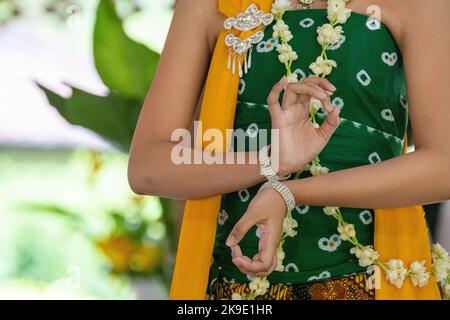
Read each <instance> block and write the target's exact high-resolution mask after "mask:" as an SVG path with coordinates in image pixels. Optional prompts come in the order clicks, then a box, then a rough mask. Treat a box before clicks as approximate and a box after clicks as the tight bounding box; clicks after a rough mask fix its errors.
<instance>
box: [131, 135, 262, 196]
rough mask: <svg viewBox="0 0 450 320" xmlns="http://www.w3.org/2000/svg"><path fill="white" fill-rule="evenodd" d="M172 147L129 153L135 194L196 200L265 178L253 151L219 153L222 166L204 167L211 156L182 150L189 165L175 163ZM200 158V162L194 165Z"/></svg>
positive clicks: (163, 144)
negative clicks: (187, 158) (187, 157)
mask: <svg viewBox="0 0 450 320" xmlns="http://www.w3.org/2000/svg"><path fill="white" fill-rule="evenodd" d="M174 146H175V144H174V143H171V142H159V143H153V144H152V145H151V147H149V148H148V149H146V150H145V151H143V152H140V153H134V154H132V157H131V158H130V162H129V163H130V165H129V170H128V176H129V181H130V185H131V186H132V188H133V190H134V191H135V192H137V193H139V194H145V195H157V196H162V197H167V198H174V199H198V198H205V197H209V196H214V195H219V194H225V193H229V192H233V191H237V190H241V189H244V188H248V187H251V186H254V185H256V184H258V183H260V182H263V181H264V179H265V178H264V176H262V175H261V172H260V167H259V164H258V161H257V160H258V156H257V153H256V152H253V153H245V152H231V153H222V154H219V156H223V157H222V159H223V162H222V163H223V164H207V163H205V161H204V160H205V159H206V158H207V157H211V156H212V154H211V153H210V152H203V151H201V150H198V149H191V148H183V152H187V154H190V157H189V160H190V161H189V163H191V164H176V163H174V161H172V157H171V156H172V151H173V148H174ZM199 159H203V161H202V163H200V164H195V161H196V160H197V161H198V160H199ZM226 160H228V161H226ZM230 160H232V161H231V163H230ZM238 163H241V164H238Z"/></svg>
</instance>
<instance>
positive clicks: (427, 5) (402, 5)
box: [383, 0, 450, 44]
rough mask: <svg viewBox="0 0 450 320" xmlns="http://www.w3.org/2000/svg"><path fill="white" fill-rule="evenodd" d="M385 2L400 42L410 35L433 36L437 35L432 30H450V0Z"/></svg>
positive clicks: (397, 0) (390, 0) (394, 0)
mask: <svg viewBox="0 0 450 320" xmlns="http://www.w3.org/2000/svg"><path fill="white" fill-rule="evenodd" d="M383 4H384V6H385V8H386V11H388V12H389V17H388V18H389V20H390V21H391V24H392V25H393V29H394V30H395V33H396V34H395V36H396V37H397V40H398V42H399V43H400V44H402V43H403V42H405V41H408V38H410V37H415V38H417V37H421V35H427V36H429V37H432V38H433V37H436V36H437V35H436V34H430V32H438V31H441V32H442V31H443V32H448V31H449V28H448V27H449V26H450V1H449V0H433V1H423V0H389V1H383Z"/></svg>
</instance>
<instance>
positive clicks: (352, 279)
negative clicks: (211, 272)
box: [210, 274, 375, 300]
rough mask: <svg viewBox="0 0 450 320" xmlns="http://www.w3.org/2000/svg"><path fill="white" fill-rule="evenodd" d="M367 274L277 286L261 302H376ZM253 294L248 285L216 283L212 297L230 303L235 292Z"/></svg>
mask: <svg viewBox="0 0 450 320" xmlns="http://www.w3.org/2000/svg"><path fill="white" fill-rule="evenodd" d="M367 281H368V276H367V274H357V275H353V276H349V277H344V278H338V279H331V280H326V281H321V282H315V283H305V284H274V285H271V286H270V287H269V289H268V290H267V292H266V294H265V295H263V296H260V297H257V298H256V299H257V300H374V298H375V292H374V290H373V289H369V288H368V286H367V283H368V282H367ZM249 292H250V289H249V287H248V284H242V283H233V282H225V281H219V280H218V281H215V282H214V283H213V285H212V286H211V292H210V298H211V299H214V300H223V299H225V300H230V299H231V296H232V294H233V293H239V294H241V295H243V294H247V293H249Z"/></svg>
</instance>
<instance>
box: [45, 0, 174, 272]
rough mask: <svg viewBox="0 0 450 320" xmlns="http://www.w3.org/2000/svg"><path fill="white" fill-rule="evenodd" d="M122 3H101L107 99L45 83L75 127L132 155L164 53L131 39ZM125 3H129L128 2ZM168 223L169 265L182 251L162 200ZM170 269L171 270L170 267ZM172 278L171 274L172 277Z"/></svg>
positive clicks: (100, 64) (99, 50) (100, 66)
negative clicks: (58, 91)
mask: <svg viewBox="0 0 450 320" xmlns="http://www.w3.org/2000/svg"><path fill="white" fill-rule="evenodd" d="M120 3H121V2H120V1H119V2H117V1H113V0H101V1H100V2H99V5H98V8H97V17H96V22H95V26H94V36H93V48H94V52H93V54H94V61H95V65H96V68H97V71H98V74H99V76H100V78H101V79H102V80H103V82H104V84H105V85H106V86H107V87H108V88H109V93H108V95H107V96H95V95H93V94H90V93H88V92H85V91H83V90H80V89H77V88H74V87H71V88H72V90H73V94H72V96H71V97H70V98H63V97H61V96H59V95H58V94H56V93H54V92H52V91H51V90H49V89H47V88H45V87H44V86H42V85H40V87H41V89H42V90H44V92H45V94H46V95H47V98H48V100H49V103H50V105H52V106H53V107H54V108H55V109H56V110H57V111H58V112H59V113H60V114H61V115H62V116H63V117H64V118H65V119H66V120H67V121H68V122H69V123H71V124H74V125H79V126H82V127H84V128H87V129H89V130H91V131H93V132H95V133H96V134H98V135H100V136H102V137H103V138H105V139H106V140H108V141H109V142H110V143H111V144H112V145H114V146H115V147H116V148H118V149H119V150H121V151H123V152H128V150H129V148H130V145H131V140H132V137H133V134H134V130H135V127H136V123H137V119H138V117H139V113H140V110H141V107H142V105H143V103H144V100H145V96H146V94H147V91H148V88H149V87H150V85H151V82H152V80H153V76H154V74H155V71H156V67H157V64H158V62H159V54H158V53H156V52H155V51H153V50H151V49H149V48H148V47H146V46H144V45H143V44H141V43H138V42H136V41H134V40H133V39H131V38H130V37H129V36H128V35H127V34H126V33H125V31H124V28H123V21H122V18H121V17H119V15H118V13H117V6H120ZM122 5H123V3H122ZM161 205H162V207H163V213H164V214H163V223H164V225H165V229H166V232H167V238H168V241H167V242H168V243H167V247H166V249H167V251H168V254H167V255H166V256H168V258H167V263H168V264H171V263H172V260H173V256H174V252H175V250H176V243H177V230H176V228H175V225H174V216H175V209H176V205H175V202H173V201H171V200H165V199H161ZM165 269H167V270H171V269H172V268H171V265H168V266H167V268H165ZM170 276H171V275H170V274H168V275H166V278H167V279H170Z"/></svg>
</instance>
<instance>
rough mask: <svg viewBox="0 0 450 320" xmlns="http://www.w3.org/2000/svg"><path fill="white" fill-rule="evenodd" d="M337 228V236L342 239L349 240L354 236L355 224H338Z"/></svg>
mask: <svg viewBox="0 0 450 320" xmlns="http://www.w3.org/2000/svg"><path fill="white" fill-rule="evenodd" d="M337 230H338V232H339V237H340V238H341V240H343V241H348V240H351V239H353V238H354V237H355V236H356V231H355V226H354V225H353V224H350V223H344V224H339V226H338V228H337ZM370 264H372V263H370ZM370 264H369V265H370Z"/></svg>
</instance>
